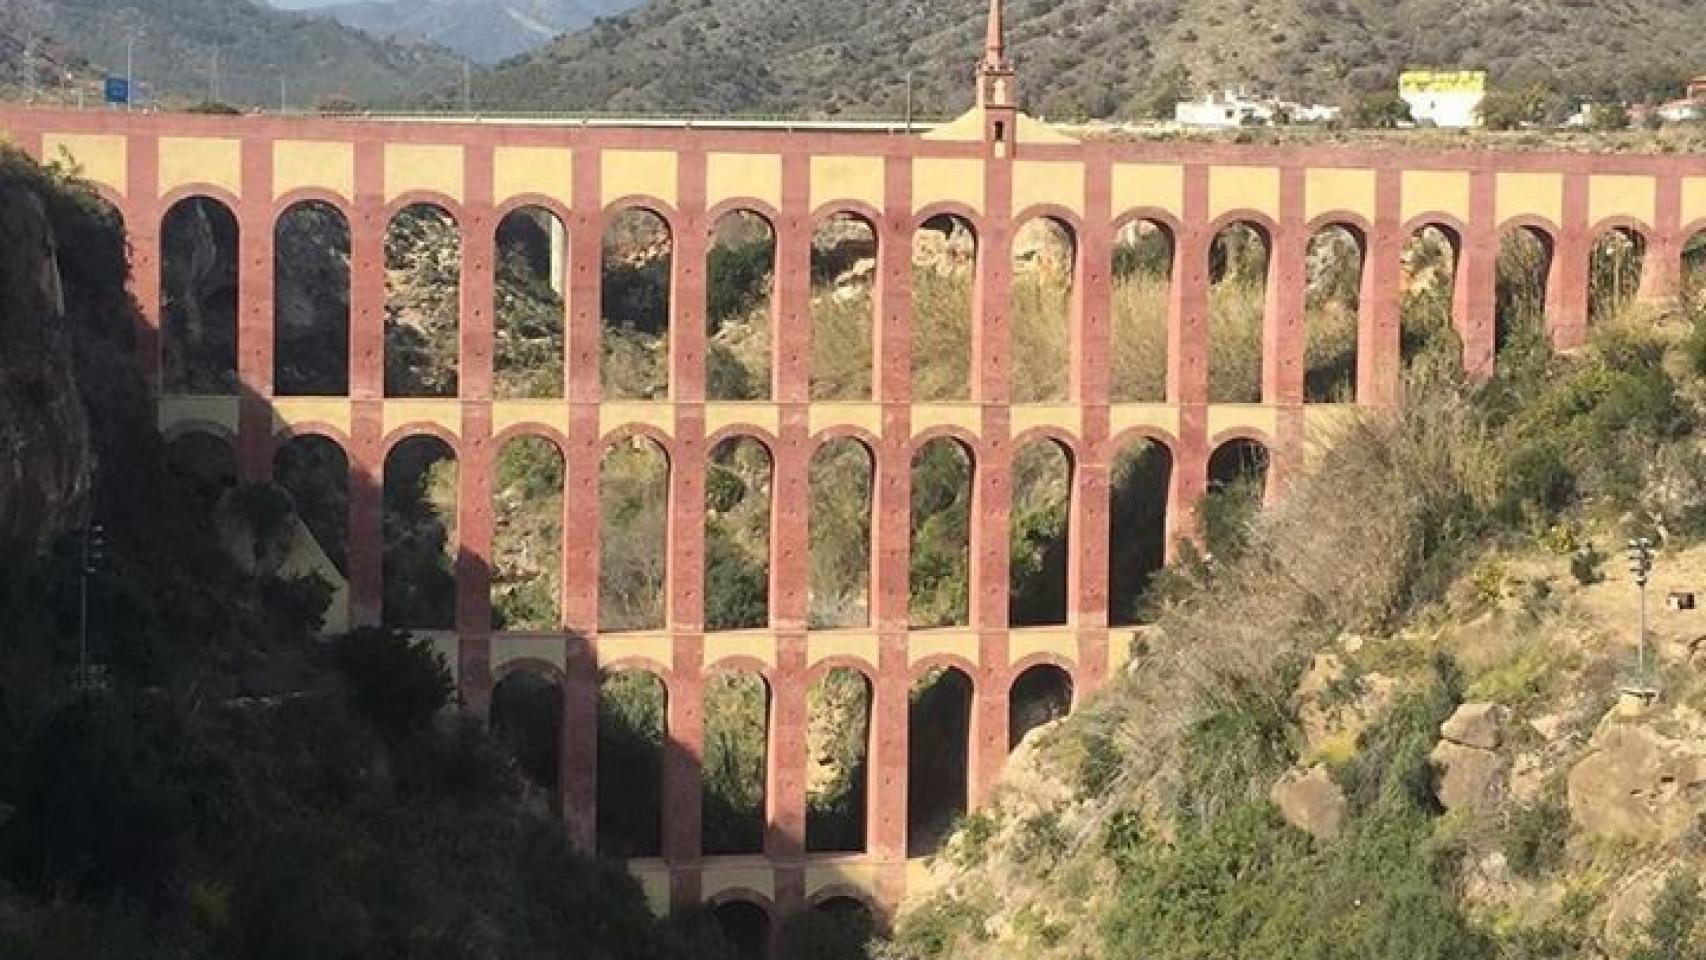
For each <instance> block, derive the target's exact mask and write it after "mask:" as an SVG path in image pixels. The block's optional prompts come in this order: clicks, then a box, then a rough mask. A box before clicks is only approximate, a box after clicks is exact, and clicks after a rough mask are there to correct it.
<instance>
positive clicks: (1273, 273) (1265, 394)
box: [1262, 167, 1309, 491]
mask: <svg viewBox="0 0 1706 960" xmlns="http://www.w3.org/2000/svg"><path fill="white" fill-rule="evenodd" d="M1307 191H1308V187H1307V183H1306V180H1305V176H1304V171H1303V169H1302V168H1300V167H1286V168H1285V169H1283V170H1281V171H1280V198H1279V203H1280V215H1279V228H1278V230H1277V231H1276V233H1275V236H1274V240H1273V250H1272V260H1271V261H1270V262H1269V264H1268V289H1267V319H1266V322H1265V323H1264V325H1263V330H1264V334H1263V348H1262V401H1263V402H1264V403H1269V404H1274V405H1277V406H1278V408H1279V409H1278V411H1277V417H1276V435H1275V436H1274V438H1273V443H1274V448H1273V450H1271V451H1269V453H1270V464H1271V465H1270V467H1269V471H1268V476H1269V484H1268V489H1269V490H1270V491H1275V490H1278V489H1280V488H1281V487H1283V485H1284V484H1285V482H1286V480H1287V479H1288V478H1289V477H1290V475H1291V474H1292V472H1293V471H1294V470H1296V469H1297V468H1298V467H1300V466H1301V463H1302V459H1303V400H1304V390H1303V376H1304V366H1305V362H1304V359H1305V358H1304V352H1305V346H1306V339H1307V338H1306V336H1305V330H1306V323H1305V319H1304V310H1305V301H1306V296H1305V294H1306V292H1307V288H1308V284H1309V271H1308V266H1307V262H1308V255H1309V225H1308V223H1307V221H1306V220H1305V216H1306V213H1305V211H1306V209H1307Z"/></svg>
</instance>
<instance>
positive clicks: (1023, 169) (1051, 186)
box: [1013, 160, 1084, 216]
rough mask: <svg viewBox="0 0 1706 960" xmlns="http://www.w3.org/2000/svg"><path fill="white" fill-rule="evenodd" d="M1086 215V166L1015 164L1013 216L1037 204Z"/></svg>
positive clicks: (1062, 162)
mask: <svg viewBox="0 0 1706 960" xmlns="http://www.w3.org/2000/svg"><path fill="white" fill-rule="evenodd" d="M1045 203H1046V204H1054V205H1056V206H1061V207H1065V208H1066V209H1068V210H1071V211H1072V212H1073V213H1076V214H1078V215H1079V216H1083V215H1084V164H1082V163H1078V162H1076V161H1070V160H1020V161H1017V162H1015V163H1014V164H1013V212H1014V213H1015V214H1017V213H1019V212H1020V211H1022V210H1026V209H1029V208H1030V207H1034V206H1036V205H1038V204H1045Z"/></svg>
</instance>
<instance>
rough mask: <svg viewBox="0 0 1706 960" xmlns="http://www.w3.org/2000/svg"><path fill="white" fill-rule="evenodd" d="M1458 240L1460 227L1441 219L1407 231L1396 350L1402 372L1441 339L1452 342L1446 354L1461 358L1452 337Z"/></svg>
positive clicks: (1420, 222) (1459, 250)
mask: <svg viewBox="0 0 1706 960" xmlns="http://www.w3.org/2000/svg"><path fill="white" fill-rule="evenodd" d="M1463 236H1464V234H1463V226H1462V224H1460V223H1458V222H1456V221H1455V220H1453V219H1452V218H1446V217H1433V218H1421V219H1418V220H1416V221H1413V222H1412V223H1411V224H1410V225H1409V226H1408V227H1406V233H1405V237H1406V239H1405V242H1404V252H1403V255H1402V264H1403V271H1402V276H1403V294H1402V299H1401V301H1400V303H1399V348H1398V349H1399V356H1400V357H1401V359H1402V362H1403V363H1404V364H1405V365H1406V366H1408V365H1409V364H1410V363H1412V362H1414V361H1415V360H1416V358H1417V357H1419V356H1421V354H1422V353H1423V352H1424V351H1425V350H1426V349H1427V347H1428V345H1429V344H1430V343H1434V342H1436V341H1438V340H1439V339H1440V338H1451V339H1452V340H1453V341H1454V342H1453V343H1452V345H1451V353H1452V354H1453V355H1454V356H1459V355H1461V351H1462V348H1461V345H1460V344H1458V343H1456V342H1455V339H1456V333H1455V332H1454V331H1455V318H1456V313H1457V301H1458V298H1459V292H1458V291H1459V284H1458V273H1459V270H1458V265H1459V262H1460V260H1461V257H1462V251H1463Z"/></svg>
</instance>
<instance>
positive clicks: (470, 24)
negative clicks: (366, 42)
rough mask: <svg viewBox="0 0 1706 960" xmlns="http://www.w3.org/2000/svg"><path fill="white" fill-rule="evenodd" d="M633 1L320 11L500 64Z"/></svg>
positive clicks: (441, 1)
mask: <svg viewBox="0 0 1706 960" xmlns="http://www.w3.org/2000/svg"><path fill="white" fill-rule="evenodd" d="M633 5H634V0H501V2H488V0H368V2H361V3H342V4H333V5H331V6H327V7H323V8H321V9H320V11H319V13H321V14H323V15H325V16H330V17H333V18H335V19H337V20H338V21H339V22H341V23H343V24H345V25H347V26H351V27H355V28H356V29H358V30H365V31H367V32H368V33H371V34H374V35H375V36H381V37H396V38H398V39H404V40H416V41H426V42H428V43H434V44H438V45H439V46H442V47H444V48H446V49H449V50H453V51H455V52H457V53H459V54H462V55H463V56H465V57H468V58H469V59H471V60H474V61H475V62H477V63H485V64H491V63H497V62H498V61H500V60H504V59H506V58H508V57H513V56H516V55H517V54H521V53H525V52H527V51H530V50H533V49H535V48H537V47H541V46H544V45H545V44H548V43H550V42H551V41H552V40H554V39H556V38H557V37H558V36H559V35H561V34H564V33H568V32H569V31H572V30H578V29H580V28H582V27H584V26H586V25H588V24H590V23H592V22H593V21H594V20H596V19H597V18H599V17H602V16H607V15H609V14H612V13H617V12H619V11H622V10H625V9H628V8H629V7H632V6H633Z"/></svg>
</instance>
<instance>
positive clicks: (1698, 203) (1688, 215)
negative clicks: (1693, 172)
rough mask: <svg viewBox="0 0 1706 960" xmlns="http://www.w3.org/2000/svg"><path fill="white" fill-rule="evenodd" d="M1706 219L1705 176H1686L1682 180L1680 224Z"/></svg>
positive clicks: (1687, 224) (1686, 224) (1684, 224)
mask: <svg viewBox="0 0 1706 960" xmlns="http://www.w3.org/2000/svg"><path fill="white" fill-rule="evenodd" d="M1701 221H1706V177H1687V178H1685V179H1684V180H1683V181H1682V225H1683V226H1684V227H1687V226H1689V225H1690V224H1696V223H1700V222H1701Z"/></svg>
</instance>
